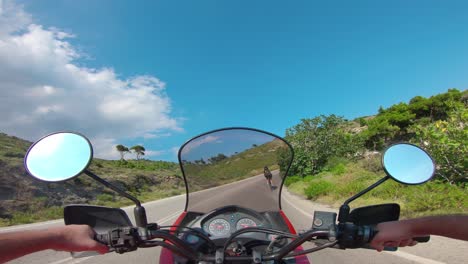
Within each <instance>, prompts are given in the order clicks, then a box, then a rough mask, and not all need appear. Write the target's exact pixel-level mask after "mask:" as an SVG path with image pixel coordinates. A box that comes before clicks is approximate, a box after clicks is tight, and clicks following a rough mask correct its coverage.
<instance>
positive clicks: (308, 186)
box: [286, 157, 468, 217]
mask: <svg viewBox="0 0 468 264" xmlns="http://www.w3.org/2000/svg"><path fill="white" fill-rule="evenodd" d="M377 159H379V157H374V158H373V159H372V160H361V161H359V162H353V163H351V162H348V161H344V160H342V161H339V162H337V163H336V164H333V165H332V166H330V167H329V168H328V170H327V171H324V172H322V173H320V174H318V175H314V176H307V177H304V178H302V177H297V176H294V177H291V178H290V179H288V180H287V181H286V185H287V186H288V189H289V190H290V191H291V192H293V193H296V194H299V195H302V196H304V197H307V198H308V199H311V200H314V201H316V202H321V203H326V204H329V205H332V206H334V207H339V206H340V205H341V204H342V203H343V202H344V201H345V200H346V199H347V198H349V197H351V196H352V195H354V194H356V193H358V192H359V191H361V190H363V189H364V188H366V187H367V186H369V185H371V184H372V183H374V182H376V181H377V180H379V179H381V178H382V177H384V173H383V171H382V169H381V168H380V169H379V168H377V166H376V164H377V161H376V160H377ZM394 202H396V203H398V204H400V206H401V216H402V217H416V216H425V215H435V214H453V213H468V188H467V187H460V186H456V185H449V184H447V183H443V182H439V181H431V182H428V183H426V184H422V185H417V186H412V185H403V184H399V183H397V182H395V181H392V180H388V181H386V182H384V183H383V184H382V185H380V186H378V187H377V188H375V189H374V190H372V191H370V192H368V193H367V194H365V195H363V196H362V197H360V198H358V199H357V200H355V201H353V202H352V203H351V204H350V205H351V207H352V208H356V207H359V206H365V205H371V204H380V203H394Z"/></svg>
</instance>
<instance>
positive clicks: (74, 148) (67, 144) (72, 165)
mask: <svg viewBox="0 0 468 264" xmlns="http://www.w3.org/2000/svg"><path fill="white" fill-rule="evenodd" d="M92 158H93V149H92V147H91V143H89V140H88V139H87V138H85V137H84V136H82V135H80V134H76V133H72V132H59V133H54V134H51V135H48V136H46V137H43V138H42V139H40V140H39V141H37V142H36V143H34V144H33V145H32V146H31V147H30V148H29V150H28V152H27V153H26V156H25V158H24V165H25V167H26V170H27V171H28V173H29V174H30V175H31V176H33V177H35V178H36V179H39V180H42V181H46V182H59V181H65V180H69V179H71V178H73V177H75V176H78V175H79V174H80V173H81V172H83V171H84V170H85V169H86V168H87V167H88V165H89V163H90V162H91V159H92Z"/></svg>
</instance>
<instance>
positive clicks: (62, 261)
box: [49, 210, 183, 264]
mask: <svg viewBox="0 0 468 264" xmlns="http://www.w3.org/2000/svg"><path fill="white" fill-rule="evenodd" d="M182 212H183V210H180V211H177V212H175V213H173V214H171V215H170V216H167V217H164V218H162V219H159V220H157V221H156V222H157V223H161V224H162V223H165V222H169V220H171V219H173V218H176V217H178V216H179V215H180V214H181V213H182ZM97 256H99V255H97ZM93 257H96V256H90V257H85V258H72V257H68V258H65V259H61V260H59V261H55V262H51V263H49V264H61V263H65V262H68V261H70V263H73V264H77V263H81V262H83V261H85V260H88V259H90V258H93Z"/></svg>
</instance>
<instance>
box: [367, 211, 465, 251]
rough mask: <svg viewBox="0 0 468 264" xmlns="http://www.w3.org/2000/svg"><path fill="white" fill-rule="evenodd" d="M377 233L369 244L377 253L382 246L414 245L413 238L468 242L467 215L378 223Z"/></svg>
mask: <svg viewBox="0 0 468 264" xmlns="http://www.w3.org/2000/svg"><path fill="white" fill-rule="evenodd" d="M377 229H378V230H379V232H378V233H377V235H376V236H375V237H374V239H373V240H372V242H371V246H372V247H374V248H375V249H377V250H378V251H381V250H383V247H384V245H388V246H400V247H402V246H408V245H414V244H416V243H415V242H414V241H413V238H414V237H421V236H426V235H438V236H445V237H450V238H455V239H461V240H467V241H468V215H445V216H429V217H421V218H414V219H408V220H401V221H392V222H385V223H380V224H378V225H377Z"/></svg>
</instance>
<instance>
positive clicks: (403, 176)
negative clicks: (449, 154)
mask: <svg viewBox="0 0 468 264" xmlns="http://www.w3.org/2000/svg"><path fill="white" fill-rule="evenodd" d="M382 161H383V166H384V168H385V169H386V171H387V173H388V174H389V176H391V177H392V178H393V179H395V180H397V181H399V182H402V183H406V184H421V183H423V182H426V181H428V180H430V179H431V178H432V176H433V175H434V172H435V165H434V162H433V161H432V159H431V157H430V156H429V154H427V152H426V151H424V150H423V149H421V148H419V147H417V146H414V145H411V144H396V145H393V146H391V147H389V148H388V149H387V150H386V151H385V153H384V156H383V160H382Z"/></svg>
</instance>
